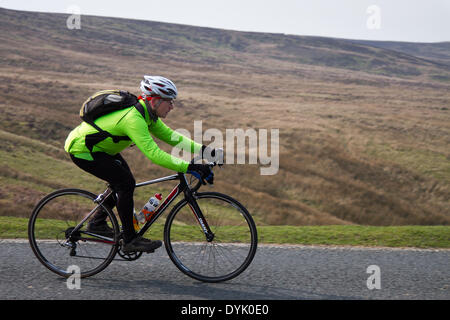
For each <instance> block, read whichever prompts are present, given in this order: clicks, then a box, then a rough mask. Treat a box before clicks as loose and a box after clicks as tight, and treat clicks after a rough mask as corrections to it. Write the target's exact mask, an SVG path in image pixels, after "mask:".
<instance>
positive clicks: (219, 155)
mask: <svg viewBox="0 0 450 320" xmlns="http://www.w3.org/2000/svg"><path fill="white" fill-rule="evenodd" d="M201 156H202V159H204V160H206V161H208V162H216V163H217V164H220V165H222V164H223V149H211V148H209V147H207V146H205V145H203V146H202V154H201Z"/></svg>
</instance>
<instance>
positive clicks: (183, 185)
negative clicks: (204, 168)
mask: <svg viewBox="0 0 450 320" xmlns="http://www.w3.org/2000/svg"><path fill="white" fill-rule="evenodd" d="M172 180H179V181H180V183H179V184H177V185H176V186H175V187H174V188H173V189H172V191H171V192H170V193H169V195H168V196H167V197H166V198H165V199H164V201H163V202H162V203H161V204H160V205H159V206H158V208H157V209H156V211H155V213H154V214H153V216H152V217H151V218H150V220H149V221H147V222H146V223H145V224H144V226H143V227H142V228H141V229H140V230H139V232H138V235H139V236H142V235H144V234H145V232H147V230H148V229H149V228H150V227H151V225H152V224H153V223H154V222H155V221H156V220H157V219H158V218H159V217H160V216H161V215H162V214H163V213H164V211H165V210H166V209H167V207H168V206H169V205H170V204H171V203H172V202H173V201H174V200H175V199H176V198H177V197H178V195H180V193H184V196H185V199H186V201H187V202H188V204H189V207H190V208H191V210H192V212H193V214H194V215H195V217H196V219H197V221H198V223H199V225H200V226H201V227H202V230H203V232H204V233H205V237H206V240H207V241H208V242H211V241H212V240H213V239H214V234H213V233H212V232H211V229H210V228H209V225H208V223H207V221H206V219H205V217H204V215H203V213H202V211H201V209H200V207H199V206H198V204H197V201H196V200H195V197H194V191H193V189H191V188H190V187H189V183H188V182H187V179H186V175H185V174H184V173H181V172H179V173H177V174H173V175H170V176H166V177H162V178H158V179H154V180H149V181H145V182H141V183H138V184H136V188H139V187H143V186H148V185H151V184H156V183H160V182H165V181H172ZM195 189H198V188H195ZM112 193H113V192H112V190H111V188H110V187H108V188H107V189H106V190H105V191H104V192H103V193H101V194H100V195H98V197H97V198H96V199H95V200H94V202H95V203H96V204H97V206H96V207H95V208H94V209H92V210H91V212H89V213H88V214H87V215H86V216H85V217H84V219H83V220H82V221H81V222H80V223H79V224H78V225H77V226H76V227H75V228H74V229H73V230H72V231H71V233H70V235H69V237H68V238H67V239H66V240H69V238H71V236H72V234H73V233H74V232H76V231H78V230H79V229H80V228H81V227H82V226H83V224H84V223H85V222H86V221H87V220H88V219H89V217H90V216H92V214H94V212H95V210H96V209H97V208H98V207H99V206H101V205H102V204H103V202H104V201H105V200H106V199H107V198H108V197H110V196H111V195H112ZM85 233H87V232H85ZM88 234H89V233H88ZM91 235H93V234H91ZM95 236H96V237H98V238H99V239H102V240H104V242H105V243H110V242H111V239H110V238H107V237H103V236H100V235H95ZM91 240H92V239H91Z"/></svg>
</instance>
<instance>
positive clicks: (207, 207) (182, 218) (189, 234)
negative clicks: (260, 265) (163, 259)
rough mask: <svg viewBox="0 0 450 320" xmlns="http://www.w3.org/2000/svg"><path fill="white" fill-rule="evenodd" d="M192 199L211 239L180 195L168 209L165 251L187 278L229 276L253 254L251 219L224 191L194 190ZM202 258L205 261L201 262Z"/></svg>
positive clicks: (218, 279) (240, 269) (254, 242)
mask: <svg viewBox="0 0 450 320" xmlns="http://www.w3.org/2000/svg"><path fill="white" fill-rule="evenodd" d="M195 199H196V201H197V203H198V205H199V207H200V209H201V211H202V212H203V214H204V216H205V220H206V222H207V224H208V225H209V227H210V229H211V231H212V232H213V233H214V239H213V240H212V241H207V239H206V236H205V235H204V233H203V230H202V228H201V226H200V223H199V221H197V219H196V218H195V215H194V214H193V212H192V211H191V208H190V206H189V204H188V202H187V200H186V199H183V200H181V201H180V202H178V203H177V204H176V205H175V206H174V208H173V209H172V210H171V212H170V213H169V215H168V217H167V220H166V223H165V226H164V244H165V247H166V251H167V254H168V255H169V257H170V259H171V260H172V262H173V263H174V264H175V266H176V267H177V268H178V269H179V270H180V271H182V272H183V273H184V274H186V275H187V276H189V277H191V278H194V279H196V280H199V281H202V282H222V281H228V280H231V279H233V278H235V277H237V276H238V275H239V274H241V273H242V272H243V271H244V270H245V269H246V268H247V267H248V266H249V265H250V263H251V262H252V260H253V258H254V256H255V253H256V249H257V243H258V240H257V239H258V236H257V229H256V225H255V222H254V221H253V218H252V217H251V215H250V213H249V212H248V211H247V209H246V208H245V207H244V206H243V205H242V204H240V203H239V202H238V201H237V200H235V199H233V198H232V197H230V196H227V195H225V194H221V193H217V192H204V193H197V194H195ZM183 233H184V234H183ZM202 258H205V259H207V260H208V261H206V262H202V263H201V261H200V260H202ZM233 259H234V261H232V260H233ZM213 260H214V261H213Z"/></svg>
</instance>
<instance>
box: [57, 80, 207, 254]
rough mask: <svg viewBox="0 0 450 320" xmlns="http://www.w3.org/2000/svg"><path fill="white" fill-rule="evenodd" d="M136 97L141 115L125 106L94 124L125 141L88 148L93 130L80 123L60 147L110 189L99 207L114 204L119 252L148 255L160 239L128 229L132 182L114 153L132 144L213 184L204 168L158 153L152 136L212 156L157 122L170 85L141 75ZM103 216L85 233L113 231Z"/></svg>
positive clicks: (167, 107)
mask: <svg viewBox="0 0 450 320" xmlns="http://www.w3.org/2000/svg"><path fill="white" fill-rule="evenodd" d="M140 89H141V92H142V94H141V95H140V96H139V97H138V100H139V103H140V104H141V105H142V106H143V107H144V110H145V117H143V116H142V115H141V113H140V112H139V111H138V110H137V109H136V108H135V107H134V106H131V107H128V108H125V109H122V110H119V111H115V112H112V113H109V114H107V115H104V116H102V117H100V118H98V119H97V120H95V124H96V125H97V126H98V127H100V128H101V129H102V130H104V131H107V132H109V133H110V134H112V135H117V136H127V137H128V138H129V139H130V140H121V141H118V142H114V141H113V140H112V139H111V138H107V139H104V140H102V141H100V142H98V143H96V144H95V145H94V146H93V147H91V148H90V149H88V148H87V147H86V140H85V139H86V136H87V135H92V134H94V133H96V132H98V131H97V130H96V129H95V128H94V127H92V126H91V125H89V124H88V123H86V122H82V123H81V124H80V125H79V126H77V127H76V128H75V129H74V130H72V131H71V132H70V134H69V135H68V137H67V139H66V141H65V146H64V149H65V150H66V151H67V152H68V153H69V154H70V157H71V159H72V161H73V162H74V163H75V164H76V165H77V166H78V167H80V168H81V169H82V170H84V171H86V172H88V173H90V174H93V175H94V176H96V177H98V178H100V179H102V180H105V181H107V182H108V183H109V184H110V186H111V188H112V189H113V191H114V193H113V197H110V198H109V199H108V200H109V201H106V203H105V205H106V206H108V207H110V208H112V207H114V206H116V208H117V212H118V214H119V217H120V220H121V222H122V229H123V230H122V231H123V240H122V241H123V242H122V250H123V251H124V252H126V253H127V252H153V251H154V250H155V249H156V248H159V247H160V246H161V245H162V242H161V241H160V240H149V239H145V238H142V237H138V236H137V235H136V232H135V230H134V227H133V208H134V202H133V193H134V188H135V184H136V181H135V179H134V177H133V174H132V172H131V170H130V168H129V166H128V164H127V162H126V161H125V159H124V158H123V157H122V156H121V155H120V152H121V151H122V150H124V149H125V148H127V147H128V146H130V145H131V144H132V143H134V144H135V145H136V146H137V147H138V148H139V149H140V150H141V151H142V152H143V153H144V154H145V155H146V156H147V157H148V158H149V159H150V160H151V161H152V162H153V163H155V164H157V165H160V166H162V167H165V168H167V169H171V170H174V171H177V172H184V173H186V172H188V173H191V174H193V175H195V176H196V177H197V178H199V179H201V180H202V182H203V183H205V182H204V181H207V182H208V183H211V184H212V183H213V178H214V175H213V173H212V171H211V169H210V167H209V166H208V165H203V164H190V163H188V162H186V161H184V160H182V159H179V158H176V157H173V156H171V155H170V154H168V153H166V152H164V151H163V150H161V149H160V148H159V147H158V145H157V144H156V143H155V141H154V140H153V138H152V135H154V136H155V137H157V138H159V139H160V140H162V141H164V142H166V143H168V144H170V145H172V146H176V145H180V143H181V145H182V146H188V147H190V151H191V153H200V152H202V155H208V156H209V155H211V156H212V157H214V156H215V150H214V149H209V148H208V147H206V146H205V145H201V144H199V143H197V142H195V141H192V140H191V139H189V138H187V137H185V136H183V135H181V134H179V133H177V132H176V131H173V130H172V129H171V128H169V127H168V126H166V125H165V124H164V122H163V121H162V120H161V118H166V117H167V115H168V113H169V112H170V111H171V110H172V109H173V108H174V100H175V99H176V97H177V94H178V91H177V88H176V86H175V84H174V83H173V82H172V81H171V80H169V79H167V78H164V77H161V76H144V79H143V80H142V81H141V85H140ZM105 219H106V214H105V213H104V212H103V211H102V209H101V208H100V209H99V210H98V211H97V212H96V213H95V214H94V216H93V218H92V219H91V221H90V222H89V223H88V227H87V230H88V231H90V232H95V233H97V234H102V235H106V236H112V235H113V230H112V229H111V228H110V227H109V226H108V225H107V224H106V221H105Z"/></svg>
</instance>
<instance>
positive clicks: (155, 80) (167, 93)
mask: <svg viewBox="0 0 450 320" xmlns="http://www.w3.org/2000/svg"><path fill="white" fill-rule="evenodd" d="M141 91H142V93H143V94H145V95H146V96H149V97H155V96H158V97H161V98H166V99H176V98H177V94H178V91H177V87H176V86H175V84H174V83H173V82H172V81H170V80H169V79H167V78H164V77H160V76H144V80H142V81H141Z"/></svg>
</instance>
